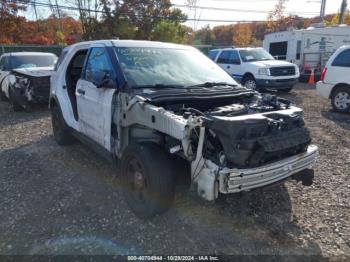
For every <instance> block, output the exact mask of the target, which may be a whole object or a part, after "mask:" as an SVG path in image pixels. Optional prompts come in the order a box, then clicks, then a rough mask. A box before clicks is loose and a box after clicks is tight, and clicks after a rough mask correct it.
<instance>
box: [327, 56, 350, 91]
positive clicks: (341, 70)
mask: <svg viewBox="0 0 350 262" xmlns="http://www.w3.org/2000/svg"><path fill="white" fill-rule="evenodd" d="M325 82H326V83H328V84H333V85H335V84H338V83H346V84H349V85H350V49H346V50H344V51H341V52H340V53H339V54H338V55H337V56H336V57H335V59H334V60H333V62H331V63H330V66H328V67H327V73H326V78H325Z"/></svg>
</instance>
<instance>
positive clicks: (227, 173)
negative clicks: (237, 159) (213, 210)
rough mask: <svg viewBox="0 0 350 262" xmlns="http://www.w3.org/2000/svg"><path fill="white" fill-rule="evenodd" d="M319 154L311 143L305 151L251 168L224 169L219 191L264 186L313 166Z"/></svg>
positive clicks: (228, 191)
mask: <svg viewBox="0 0 350 262" xmlns="http://www.w3.org/2000/svg"><path fill="white" fill-rule="evenodd" d="M317 156H318V148H317V146H315V145H310V146H309V147H308V150H307V151H306V152H305V153H302V154H298V155H296V156H292V157H289V158H287V159H284V160H281V161H278V162H275V163H272V164H268V165H264V166H261V167H257V168H249V169H223V170H221V171H220V172H219V191H220V192H221V193H224V194H227V193H236V192H240V191H246V190H251V189H254V188H259V187H264V186H267V185H270V184H273V183H276V182H278V181H281V180H284V179H286V178H288V177H290V176H292V175H293V174H296V173H298V172H300V171H302V170H305V169H308V168H311V167H312V165H313V164H314V163H315V161H316V158H317Z"/></svg>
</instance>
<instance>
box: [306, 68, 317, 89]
mask: <svg viewBox="0 0 350 262" xmlns="http://www.w3.org/2000/svg"><path fill="white" fill-rule="evenodd" d="M308 84H309V85H314V84H316V82H315V72H314V69H312V70H311V74H310V78H309V82H308Z"/></svg>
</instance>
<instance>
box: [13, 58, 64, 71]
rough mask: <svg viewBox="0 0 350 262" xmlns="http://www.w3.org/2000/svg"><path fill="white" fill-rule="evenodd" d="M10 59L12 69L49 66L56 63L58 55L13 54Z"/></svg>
mask: <svg viewBox="0 0 350 262" xmlns="http://www.w3.org/2000/svg"><path fill="white" fill-rule="evenodd" d="M10 61H11V62H10V65H11V69H16V68H30V67H49V66H54V65H55V63H56V61H57V57H56V56H54V55H20V56H11V60H10Z"/></svg>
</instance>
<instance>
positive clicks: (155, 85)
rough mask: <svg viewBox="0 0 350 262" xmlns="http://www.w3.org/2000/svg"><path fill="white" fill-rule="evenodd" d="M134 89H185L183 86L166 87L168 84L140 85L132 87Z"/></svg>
mask: <svg viewBox="0 0 350 262" xmlns="http://www.w3.org/2000/svg"><path fill="white" fill-rule="evenodd" d="M132 88H137V89H139V88H160V89H161V88H185V87H184V86H183V85H166V84H154V85H139V86H132Z"/></svg>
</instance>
